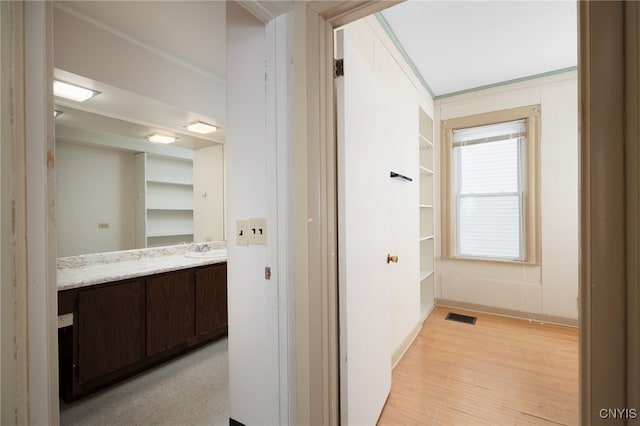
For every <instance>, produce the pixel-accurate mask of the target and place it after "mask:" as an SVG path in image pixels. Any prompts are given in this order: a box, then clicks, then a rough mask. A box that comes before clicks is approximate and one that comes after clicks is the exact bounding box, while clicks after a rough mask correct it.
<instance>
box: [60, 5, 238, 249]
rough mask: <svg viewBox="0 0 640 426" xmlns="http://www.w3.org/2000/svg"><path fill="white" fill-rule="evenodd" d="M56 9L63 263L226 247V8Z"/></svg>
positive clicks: (111, 7)
mask: <svg viewBox="0 0 640 426" xmlns="http://www.w3.org/2000/svg"><path fill="white" fill-rule="evenodd" d="M54 4H55V9H54V20H55V25H54V28H55V34H54V46H55V49H54V63H55V70H54V79H55V81H56V82H57V81H59V82H64V83H70V84H73V85H75V86H78V87H81V88H85V89H89V90H91V91H92V92H93V94H95V96H93V97H90V98H89V99H87V100H85V101H79V100H74V99H69V98H67V97H64V96H62V95H60V94H56V96H55V110H56V111H55V114H56V118H55V135H56V223H57V241H58V244H57V248H58V257H65V256H73V255H79V254H88V253H102V252H108V251H119V250H128V249H133V248H143V247H157V246H166V245H174V244H180V243H187V242H194V241H195V242H206V241H219V240H224V239H225V235H224V229H225V225H224V198H225V192H224V188H225V185H224V177H225V166H224V142H225V126H224V103H225V102H224V90H225V87H224V83H225V82H224V69H225V63H224V57H225V51H224V46H225V43H226V41H225V33H226V28H225V26H224V16H225V13H224V3H222V4H219V3H218V2H206V3H200V2H162V3H161V4H160V5H155V6H154V7H153V8H150V7H148V5H147V4H145V2H121V3H116V4H113V5H107V4H106V3H105V2H55V3H54ZM106 6H109V7H106ZM116 9H117V10H116ZM176 13H180V14H182V15H188V16H190V17H192V19H191V20H189V19H186V20H184V19H183V20H181V21H182V22H187V21H189V22H190V25H189V26H188V27H185V28H175V24H174V27H171V28H172V31H171V32H170V33H168V32H167V31H166V28H167V27H166V26H163V25H162V24H163V22H165V23H166V24H167V25H170V24H171V22H172V17H173V16H175V14H176ZM124 17H126V19H124ZM203 49H207V52H206V54H205V55H203V54H202V50H203ZM56 84H57V83H56ZM194 122H201V123H207V124H210V125H213V126H214V127H215V131H213V132H211V131H210V130H211V129H210V128H209V129H204V130H198V129H195V130H194V129H192V128H188V127H187V125H188V124H191V123H194ZM153 134H159V135H163V136H172V137H175V138H176V139H175V141H173V142H170V143H157V142H152V141H151V140H150V139H149V136H151V135H153ZM165 142H166V141H165Z"/></svg>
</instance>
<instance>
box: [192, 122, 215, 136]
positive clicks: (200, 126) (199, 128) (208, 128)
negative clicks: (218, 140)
mask: <svg viewBox="0 0 640 426" xmlns="http://www.w3.org/2000/svg"><path fill="white" fill-rule="evenodd" d="M184 127H185V128H186V129H187V130H188V131H190V132H194V133H199V134H201V135H206V134H209V133H213V132H215V131H216V130H218V126H214V125H213V124H209V123H205V122H204V121H200V120H196V121H193V122H191V123H189V124H185V125H184Z"/></svg>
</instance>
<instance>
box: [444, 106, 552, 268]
mask: <svg viewBox="0 0 640 426" xmlns="http://www.w3.org/2000/svg"><path fill="white" fill-rule="evenodd" d="M540 115H541V109H540V105H528V106H524V107H518V108H512V109H507V110H500V111H492V112H487V113H482V114H476V115H471V116H464V117H457V118H451V119H447V120H442V121H441V123H440V133H441V134H440V136H441V165H442V167H441V169H442V170H441V177H442V178H441V195H442V196H441V222H442V228H441V229H442V238H440V240H441V257H442V258H443V259H462V260H480V261H485V262H506V263H526V264H539V263H540V261H541V248H540V191H539V188H540ZM515 120H525V131H526V142H525V145H526V146H525V147H524V154H525V158H524V166H525V168H526V170H525V175H524V178H525V185H524V186H523V187H522V189H524V196H523V199H522V201H521V208H522V211H521V217H522V218H523V221H524V224H522V225H521V235H520V240H521V245H523V247H524V255H523V259H501V258H497V257H496V258H493V257H469V256H459V255H456V252H457V250H456V243H457V241H458V236H457V225H458V224H457V220H458V215H457V206H456V199H457V191H456V189H455V184H456V179H455V176H454V175H453V173H454V172H455V170H456V168H455V167H454V161H455V156H454V153H453V132H454V130H458V129H466V128H470V127H480V126H486V125H491V124H498V123H503V122H508V121H515Z"/></svg>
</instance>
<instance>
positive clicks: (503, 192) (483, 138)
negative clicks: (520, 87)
mask: <svg viewBox="0 0 640 426" xmlns="http://www.w3.org/2000/svg"><path fill="white" fill-rule="evenodd" d="M525 131H526V127H525V120H518V121H511V122H507V123H499V124H494V125H489V126H481V127H473V128H468V129H460V130H454V132H453V154H454V167H453V173H454V176H453V177H454V188H455V197H456V200H455V206H456V222H457V223H456V255H457V256H465V257H480V258H495V259H509V260H524V259H525V257H526V255H525V253H524V247H525V245H524V217H523V211H524V209H523V200H524V188H525V184H524V176H525V173H524V170H523V169H524V164H525V163H524V158H523V156H524V152H525V151H524V143H525V139H526V138H525Z"/></svg>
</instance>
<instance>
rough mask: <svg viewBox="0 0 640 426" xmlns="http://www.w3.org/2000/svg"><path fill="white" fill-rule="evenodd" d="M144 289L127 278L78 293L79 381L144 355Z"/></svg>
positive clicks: (107, 371) (114, 368)
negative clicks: (126, 279)
mask: <svg viewBox="0 0 640 426" xmlns="http://www.w3.org/2000/svg"><path fill="white" fill-rule="evenodd" d="M143 289H144V288H143V283H142V281H129V282H123V283H117V284H114V285H110V286H106V287H101V288H96V289H90V290H84V291H81V292H80V293H79V294H78V320H77V324H78V369H79V371H78V378H79V382H80V383H84V382H87V381H89V380H91V379H94V378H97V377H100V376H102V375H104V374H106V373H109V372H111V371H114V370H117V369H118V368H121V367H125V366H127V365H130V364H132V363H134V362H136V361H139V360H140V359H142V358H143V356H144V330H143V320H144V316H143V315H144V298H143V295H144V292H143Z"/></svg>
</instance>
